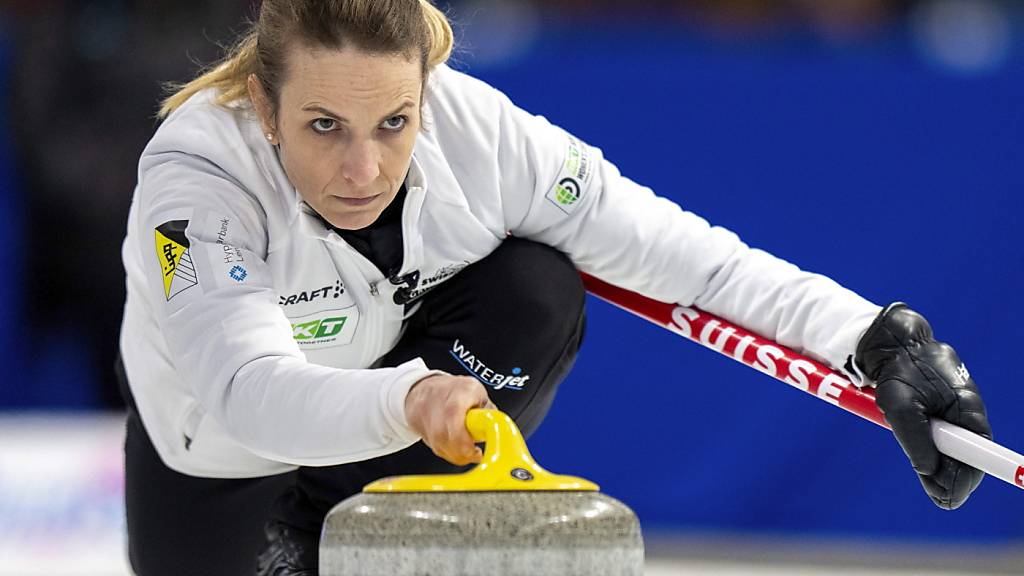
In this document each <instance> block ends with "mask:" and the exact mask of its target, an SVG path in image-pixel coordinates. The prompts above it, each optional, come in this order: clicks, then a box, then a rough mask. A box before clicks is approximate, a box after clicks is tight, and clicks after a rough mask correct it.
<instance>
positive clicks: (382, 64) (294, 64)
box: [250, 45, 423, 230]
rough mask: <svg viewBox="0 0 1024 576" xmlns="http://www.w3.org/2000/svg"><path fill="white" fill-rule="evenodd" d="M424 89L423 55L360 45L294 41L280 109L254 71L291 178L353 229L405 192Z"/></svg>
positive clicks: (263, 110) (261, 109) (313, 202)
mask: <svg viewBox="0 0 1024 576" xmlns="http://www.w3.org/2000/svg"><path fill="white" fill-rule="evenodd" d="M253 83H255V86H254V85H253ZM422 90H423V77H422V73H421V71H420V64H419V62H418V61H417V60H416V59H414V58H406V57H404V56H400V55H380V54H368V53H365V52H362V51H360V50H358V49H355V48H345V49H343V50H328V49H311V48H307V47H304V46H301V45H299V46H295V47H293V48H292V50H291V51H290V53H289V55H288V71H287V74H286V79H285V81H284V85H283V86H282V87H281V94H280V103H279V107H278V110H277V114H276V117H274V114H273V110H272V108H271V107H270V104H269V101H268V100H267V99H266V94H265V93H264V92H263V91H262V88H261V87H260V86H259V83H258V82H257V81H256V80H255V77H253V78H252V79H250V95H252V96H253V102H254V103H255V104H256V106H255V108H256V111H257V114H258V116H259V117H260V121H261V124H262V125H263V128H264V132H268V133H272V134H273V135H274V140H273V142H274V143H275V144H280V151H281V162H282V164H283V165H284V170H285V173H287V174H288V178H289V179H290V180H291V182H292V184H293V185H294V186H295V189H296V190H297V191H298V192H299V195H301V196H302V199H303V200H305V201H306V203H307V204H309V205H310V206H311V207H312V208H313V209H314V210H316V211H317V212H318V213H319V214H320V215H321V216H323V217H324V218H325V219H326V220H327V221H328V222H330V223H331V224H332V225H334V226H335V227H337V228H341V229H345V230H358V229H360V228H365V227H366V226H369V225H370V224H372V223H373V222H374V221H375V220H376V219H377V217H378V216H380V213H381V212H383V211H384V209H385V208H386V207H387V206H388V205H389V204H390V203H391V201H392V200H393V199H394V198H395V195H396V194H397V193H398V190H399V188H400V187H401V185H402V182H403V181H404V179H405V175H406V172H408V170H409V163H410V162H411V159H412V149H413V145H414V144H415V141H416V134H417V132H418V131H419V128H420V99H421V97H422Z"/></svg>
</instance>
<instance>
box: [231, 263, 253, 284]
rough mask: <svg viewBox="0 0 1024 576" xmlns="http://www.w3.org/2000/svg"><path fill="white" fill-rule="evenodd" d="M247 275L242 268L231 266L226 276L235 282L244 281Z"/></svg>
mask: <svg viewBox="0 0 1024 576" xmlns="http://www.w3.org/2000/svg"><path fill="white" fill-rule="evenodd" d="M248 275H249V273H248V272H246V271H245V268H242V267H241V266H233V267H232V268H231V270H230V271H228V276H229V277H230V278H231V279H232V280H234V281H235V282H242V281H244V280H245V277H246V276H248Z"/></svg>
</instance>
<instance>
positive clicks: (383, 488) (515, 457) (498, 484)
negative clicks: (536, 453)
mask: <svg viewBox="0 0 1024 576" xmlns="http://www.w3.org/2000/svg"><path fill="white" fill-rule="evenodd" d="M466 429H467V430H469V433H470V435H471V436H472V437H473V439H474V440H476V441H478V442H486V446H485V447H484V456H483V459H482V460H481V461H480V464H477V466H476V467H475V468H473V469H472V470H470V471H469V472H466V473H464V474H431V475H418V476H395V477H391V478H384V479H381V480H377V481H376V482H373V483H371V484H368V485H367V486H366V487H365V488H363V492H491V491H522V490H546V491H551V490H575V491H597V490H598V489H599V488H598V486H597V484H594V483H593V482H590V481H588V480H584V479H583V478H577V477H575V476H562V475H559V474H552V473H551V472H548V471H547V470H545V469H544V468H541V466H540V465H539V464H537V462H536V461H535V460H534V459H533V457H532V456H530V451H529V450H527V449H526V442H525V440H524V439H523V435H522V433H521V432H519V427H518V426H516V423H515V422H514V421H513V420H512V418H509V416H508V415H507V414H505V413H504V412H501V411H500V410H483V409H473V410H470V411H469V412H467V413H466Z"/></svg>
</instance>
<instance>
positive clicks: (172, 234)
mask: <svg viewBox="0 0 1024 576" xmlns="http://www.w3.org/2000/svg"><path fill="white" fill-rule="evenodd" d="M187 227H188V220H172V221H170V222H165V223H163V224H161V225H159V226H157V227H156V229H155V230H154V231H153V237H154V238H155V240H156V257H157V260H158V261H159V262H160V273H161V274H162V276H163V280H164V297H165V298H167V300H168V301H170V300H171V298H174V297H175V296H177V295H178V294H181V293H182V292H184V291H185V290H188V289H189V288H191V287H193V286H195V285H197V284H199V279H198V278H197V277H196V268H195V265H194V264H193V263H192V255H191V253H190V252H189V243H188V238H187V237H186V236H185V229H186V228H187Z"/></svg>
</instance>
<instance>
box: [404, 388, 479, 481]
mask: <svg viewBox="0 0 1024 576" xmlns="http://www.w3.org/2000/svg"><path fill="white" fill-rule="evenodd" d="M473 408H495V406H494V403H493V402H491V400H490V398H488V397H487V389H486V388H484V386H483V384H481V383H480V382H479V381H478V380H477V379H475V378H471V377H469V376H452V375H450V374H435V375H432V376H427V377H426V378H424V379H422V380H420V381H419V382H417V383H415V384H413V386H412V388H410V389H409V394H408V395H407V396H406V397H405V418H406V420H407V421H408V422H409V426H411V427H412V429H413V430H414V431H416V433H417V434H419V435H420V437H421V438H423V442H424V443H425V444H426V445H427V446H429V447H430V449H431V450H433V451H434V454H437V455H438V456H440V457H441V458H444V459H445V460H447V461H448V462H451V463H452V464H455V465H456V466H464V465H466V464H473V463H478V462H480V460H481V459H482V458H483V452H481V451H480V448H478V447H477V446H476V444H475V443H474V441H473V437H472V436H471V435H470V434H469V430H467V429H466V412H469V411H470V410H471V409H473Z"/></svg>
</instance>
